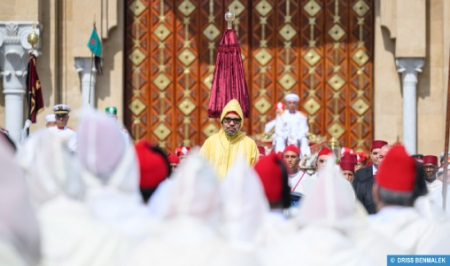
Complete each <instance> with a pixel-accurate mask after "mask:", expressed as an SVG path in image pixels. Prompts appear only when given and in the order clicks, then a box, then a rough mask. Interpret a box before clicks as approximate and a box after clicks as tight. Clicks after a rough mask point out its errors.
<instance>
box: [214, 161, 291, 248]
mask: <svg viewBox="0 0 450 266" xmlns="http://www.w3.org/2000/svg"><path fill="white" fill-rule="evenodd" d="M221 185H222V186H221V188H222V202H223V212H222V230H223V232H224V235H225V236H226V237H227V239H228V241H229V242H230V243H231V244H232V245H233V246H234V247H237V248H240V249H242V250H247V251H252V250H255V249H257V248H259V247H261V246H264V245H268V244H270V243H274V242H277V241H281V240H282V239H284V237H285V236H286V235H288V234H291V233H293V232H294V230H295V227H294V224H293V223H291V221H290V220H288V219H285V218H284V216H283V215H280V213H279V212H272V211H271V210H270V206H269V203H268V201H267V198H266V195H265V193H264V188H263V185H262V183H261V179H260V178H259V176H258V174H257V173H256V172H255V171H254V170H253V168H252V167H250V166H249V165H248V164H247V163H246V162H245V160H243V158H239V157H238V158H237V159H236V161H235V162H234V164H233V166H232V167H231V168H230V170H229V171H228V174H227V176H226V177H225V179H224V181H223V183H222V184H221Z"/></svg>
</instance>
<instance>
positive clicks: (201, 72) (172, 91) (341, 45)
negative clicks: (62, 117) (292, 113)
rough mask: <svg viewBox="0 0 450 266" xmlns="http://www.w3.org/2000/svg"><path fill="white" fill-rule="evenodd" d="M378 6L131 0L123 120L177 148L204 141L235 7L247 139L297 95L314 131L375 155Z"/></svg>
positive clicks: (135, 133)
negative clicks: (228, 16) (247, 100)
mask: <svg viewBox="0 0 450 266" xmlns="http://www.w3.org/2000/svg"><path fill="white" fill-rule="evenodd" d="M373 2H374V0H229V1H224V0H171V1H168V0H151V1H144V0H129V1H127V5H126V7H127V9H126V36H125V38H126V58H125V64H126V84H125V106H126V112H125V123H126V125H127V127H128V129H129V130H130V132H131V134H132V137H133V139H135V140H137V139H140V138H148V139H150V140H152V141H154V142H156V143H158V144H159V145H161V146H162V147H166V148H167V149H169V150H173V149H174V148H175V147H176V146H179V145H189V146H194V145H201V144H202V143H203V141H204V140H205V139H206V138H207V137H208V136H209V135H211V134H212V133H214V132H216V131H217V130H218V129H219V128H220V125H219V124H218V122H217V121H216V120H212V119H208V116H207V108H208V100H209V98H208V97H209V89H210V86H211V81H212V75H213V73H214V64H215V57H216V55H217V47H218V43H219V40H220V37H221V34H222V31H223V29H224V27H225V21H224V14H225V12H226V11H228V9H230V10H231V11H233V12H234V13H235V14H236V17H237V19H236V20H235V24H234V27H235V30H236V32H237V34H238V36H239V40H240V45H241V50H242V55H243V59H244V67H245V70H246V76H247V84H248V87H249V93H250V97H251V104H252V111H251V117H250V118H249V119H247V120H246V121H245V126H244V127H245V130H246V132H247V133H248V134H249V135H255V134H257V133H261V132H262V131H263V128H264V124H265V123H266V122H267V121H270V120H271V119H273V118H274V113H275V112H274V106H275V104H276V103H277V102H278V101H280V100H282V98H283V96H284V94H285V93H287V92H293V93H298V94H299V95H300V97H301V102H300V105H301V110H302V111H303V112H304V113H305V114H307V115H308V122H309V126H310V131H311V132H313V133H314V134H319V135H324V136H325V135H326V136H328V137H331V136H333V137H335V138H336V139H338V140H339V142H340V145H341V146H347V147H352V148H354V149H357V150H369V147H370V143H371V140H372V137H373V111H372V106H373V100H372V95H373V67H372V66H373V43H374V36H373V23H374V22H373V21H374V18H373V16H374V8H373V6H374V3H373Z"/></svg>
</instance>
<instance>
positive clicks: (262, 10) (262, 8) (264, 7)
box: [255, 0, 273, 17]
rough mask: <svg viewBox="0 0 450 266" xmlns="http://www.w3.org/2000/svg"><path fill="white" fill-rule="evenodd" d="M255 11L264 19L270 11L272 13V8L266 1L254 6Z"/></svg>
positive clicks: (263, 0)
mask: <svg viewBox="0 0 450 266" xmlns="http://www.w3.org/2000/svg"><path fill="white" fill-rule="evenodd" d="M255 9H256V11H258V13H259V14H261V16H263V17H265V16H267V14H269V13H270V11H272V9H273V7H272V5H271V4H270V3H269V2H267V1H266V0H262V1H261V2H259V3H258V4H257V5H256V6H255Z"/></svg>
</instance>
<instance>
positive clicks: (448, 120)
mask: <svg viewBox="0 0 450 266" xmlns="http://www.w3.org/2000/svg"><path fill="white" fill-rule="evenodd" d="M449 127H450V61H449V68H448V83H447V113H446V119H445V139H444V162H443V166H444V169H443V170H444V172H443V174H444V177H443V179H442V183H443V184H444V185H443V186H442V208H443V209H444V210H446V209H447V207H448V206H447V180H448V174H447V167H448V144H449V143H448V142H449V135H450V128H449Z"/></svg>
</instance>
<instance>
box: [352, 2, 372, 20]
mask: <svg viewBox="0 0 450 266" xmlns="http://www.w3.org/2000/svg"><path fill="white" fill-rule="evenodd" d="M369 10H370V7H369V6H368V5H367V4H366V2H365V1H364V0H359V1H358V2H356V4H354V5H353V11H355V13H356V14H358V16H360V17H362V16H364V15H365V14H366V13H367V11H369Z"/></svg>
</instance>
